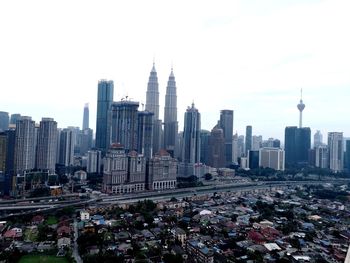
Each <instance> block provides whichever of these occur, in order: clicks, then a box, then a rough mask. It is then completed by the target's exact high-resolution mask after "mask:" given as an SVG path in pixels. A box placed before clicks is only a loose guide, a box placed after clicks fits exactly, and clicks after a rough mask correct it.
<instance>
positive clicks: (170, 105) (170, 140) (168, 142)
mask: <svg viewBox="0 0 350 263" xmlns="http://www.w3.org/2000/svg"><path fill="white" fill-rule="evenodd" d="M177 132H178V123H177V96H176V82H175V76H174V73H173V69H171V73H170V76H169V80H168V85H167V88H166V94H165V107H164V148H165V149H166V150H167V151H168V152H169V153H170V154H171V156H173V157H174V152H175V145H176V136H177Z"/></svg>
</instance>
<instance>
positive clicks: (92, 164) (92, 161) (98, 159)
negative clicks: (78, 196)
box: [86, 150, 102, 174]
mask: <svg viewBox="0 0 350 263" xmlns="http://www.w3.org/2000/svg"><path fill="white" fill-rule="evenodd" d="M101 166H102V152H101V151H99V150H90V151H88V152H87V165H86V171H87V172H88V173H97V174H99V173H100V172H101Z"/></svg>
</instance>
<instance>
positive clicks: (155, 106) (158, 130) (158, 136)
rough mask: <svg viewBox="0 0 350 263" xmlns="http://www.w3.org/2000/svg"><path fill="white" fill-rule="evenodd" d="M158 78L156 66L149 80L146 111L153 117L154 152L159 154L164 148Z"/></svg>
mask: <svg viewBox="0 0 350 263" xmlns="http://www.w3.org/2000/svg"><path fill="white" fill-rule="evenodd" d="M158 86H159V85H158V76H157V71H156V68H155V65H154V63H153V67H152V70H151V73H150V76H149V79H148V84H147V92H146V111H148V112H152V113H153V114H154V115H153V152H158V151H159V150H160V149H161V147H162V121H161V120H160V119H159V90H158Z"/></svg>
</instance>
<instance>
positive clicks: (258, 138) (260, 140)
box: [252, 135, 272, 151]
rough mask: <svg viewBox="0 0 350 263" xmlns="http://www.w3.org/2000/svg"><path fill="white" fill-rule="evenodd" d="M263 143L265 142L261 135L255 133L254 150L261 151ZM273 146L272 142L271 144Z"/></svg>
mask: <svg viewBox="0 0 350 263" xmlns="http://www.w3.org/2000/svg"><path fill="white" fill-rule="evenodd" d="M262 143H263V138H262V136H261V135H259V136H257V135H254V136H253V139H252V150H253V151H259V149H260V148H261V147H262ZM271 147H272V144H271Z"/></svg>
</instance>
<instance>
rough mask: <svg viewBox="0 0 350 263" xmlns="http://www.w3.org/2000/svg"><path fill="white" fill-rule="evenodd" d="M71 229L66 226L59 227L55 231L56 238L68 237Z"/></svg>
mask: <svg viewBox="0 0 350 263" xmlns="http://www.w3.org/2000/svg"><path fill="white" fill-rule="evenodd" d="M70 233H71V229H70V227H68V226H61V227H59V228H58V229H57V236H58V237H63V236H70Z"/></svg>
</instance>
